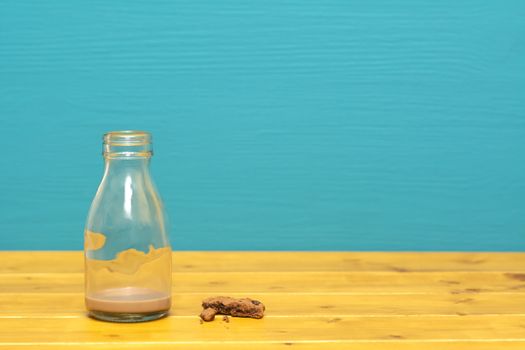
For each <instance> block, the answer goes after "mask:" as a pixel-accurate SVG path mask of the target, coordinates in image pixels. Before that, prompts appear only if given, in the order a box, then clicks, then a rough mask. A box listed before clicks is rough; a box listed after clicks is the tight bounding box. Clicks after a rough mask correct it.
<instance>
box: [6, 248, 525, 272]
mask: <svg viewBox="0 0 525 350" xmlns="http://www.w3.org/2000/svg"><path fill="white" fill-rule="evenodd" d="M28 254H31V258H30V259H29V258H28V257H29V256H28ZM0 261H1V262H2V264H1V265H0V273H24V272H34V273H41V272H68V273H74V272H83V269H84V263H83V257H82V252H77V251H69V252H62V251H61V252H56V251H41V252H31V253H28V252H18V251H2V252H0ZM173 268H174V271H175V272H212V271H221V272H243V271H246V272H247V271H414V272H417V271H525V253H414V252H407V253H381V252H293V253H291V252H175V253H174V254H173Z"/></svg>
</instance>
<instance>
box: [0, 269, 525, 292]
mask: <svg viewBox="0 0 525 350" xmlns="http://www.w3.org/2000/svg"><path fill="white" fill-rule="evenodd" d="M524 277H525V275H524V274H522V273H503V272H477V271H476V272H432V273H430V272H252V273H249V272H220V273H204V272H202V273H192V272H179V273H174V274H173V288H174V292H177V293H203V292H206V293H213V294H222V293H231V292H234V293H254V292H266V293H283V292H294V293H310V294H311V293H334V294H337V293H380V294H392V293H412V294H413V293H443V292H447V293H451V294H473V293H480V292H513V293H514V292H519V291H525V281H524V280H523V279H524ZM83 288H84V276H83V274H81V273H38V274H31V273H20V274H14V273H13V274H2V275H0V293H2V292H7V293H18V292H25V293H31V292H32V293H41V292H82V290H83Z"/></svg>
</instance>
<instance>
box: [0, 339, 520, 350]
mask: <svg viewBox="0 0 525 350" xmlns="http://www.w3.org/2000/svg"><path fill="white" fill-rule="evenodd" d="M21 344H25V345H21ZM15 346H16V347H15ZM35 347H37V348H38V349H39V350H56V349H63V348H68V349H70V348H72V347H74V348H75V349H96V350H128V349H131V350H140V349H147V350H172V349H188V350H209V349H210V348H212V349H213V350H246V349H251V350H269V349H277V350H290V349H294V350H296V349H298V350H341V349H344V350H422V349H432V350H523V349H524V348H525V341H520V340H510V341H507V340H481V341H480V340H444V341H439V340H415V341H406V340H405V341H397V340H372V341H367V340H364V341H355V340H338V341H323V342H315V341H286V342H283V341H274V342H271V341H262V342H242V341H240V342H224V341H216V342H202V343H182V342H179V343H175V342H173V343H172V342H170V343H167V344H159V343H151V342H142V343H129V342H127V343H101V342H85V343H79V342H67V343H51V344H50V343H31V342H28V343H17V344H16V345H15V344H12V343H4V344H2V343H0V349H4V348H5V349H16V350H27V349H30V350H34V349H35Z"/></svg>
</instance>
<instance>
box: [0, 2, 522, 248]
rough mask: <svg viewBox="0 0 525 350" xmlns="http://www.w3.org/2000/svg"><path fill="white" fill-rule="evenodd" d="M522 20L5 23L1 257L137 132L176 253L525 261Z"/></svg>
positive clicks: (14, 6) (303, 13) (72, 8)
mask: <svg viewBox="0 0 525 350" xmlns="http://www.w3.org/2000/svg"><path fill="white" fill-rule="evenodd" d="M524 18H525V2H524V1H521V0H515V1H511V0H507V1H503V2H499V1H488V0H487V1H480V0H475V1H474V0H472V1H469V0H463V1H453V0H442V1H421V0H414V1H408V0H406V1H391V0H385V1H379V0H374V1H350V0H342V1H332V0H326V1H301V0H290V1H283V0H265V1H235V0H226V1H212V0H197V1H196V0H192V1H184V2H183V1H141V2H139V1H115V0H112V1H106V0H104V1H102V0H96V1H78V0H67V1H66V0H56V1H36V0H35V1H21V0H19V1H15V0H10V1H9V0H4V1H2V2H1V3H0V122H1V123H0V127H1V136H0V146H1V147H2V157H1V160H0V164H1V172H0V174H1V175H0V176H1V178H0V193H1V195H0V249H81V247H82V232H83V226H84V220H85V216H86V213H87V210H88V207H89V204H90V202H91V199H92V196H93V195H94V192H95V190H96V187H97V185H98V182H99V180H100V177H101V175H102V166H103V160H102V157H101V155H100V152H101V139H100V138H101V135H102V133H103V132H105V131H108V130H114V129H146V130H149V131H151V132H152V133H153V135H154V141H155V144H154V147H155V151H156V155H155V157H154V159H153V163H152V171H153V174H154V177H155V179H156V182H157V185H158V187H159V189H160V191H161V194H162V196H163V198H164V201H165V204H166V206H167V208H168V211H169V214H170V216H171V218H172V220H173V221H174V231H173V232H172V241H173V245H174V247H175V249H269V250H271V249H312V250H316V249H329V250H342V249H350V250H504V251H505V250H506V251H513V250H525V178H524V176H525V159H524V154H525V153H524V151H525V20H524Z"/></svg>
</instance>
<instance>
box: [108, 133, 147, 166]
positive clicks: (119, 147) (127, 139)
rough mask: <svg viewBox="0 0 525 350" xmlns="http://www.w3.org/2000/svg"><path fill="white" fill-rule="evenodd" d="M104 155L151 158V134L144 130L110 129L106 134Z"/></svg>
mask: <svg viewBox="0 0 525 350" xmlns="http://www.w3.org/2000/svg"><path fill="white" fill-rule="evenodd" d="M103 140H104V152H103V155H104V157H105V158H108V159H115V158H128V159H131V158H138V157H140V158H144V157H146V158H149V157H151V156H152V154H153V152H152V149H151V134H150V133H149V132H147V131H142V130H120V131H110V132H107V133H105V134H104V136H103Z"/></svg>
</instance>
